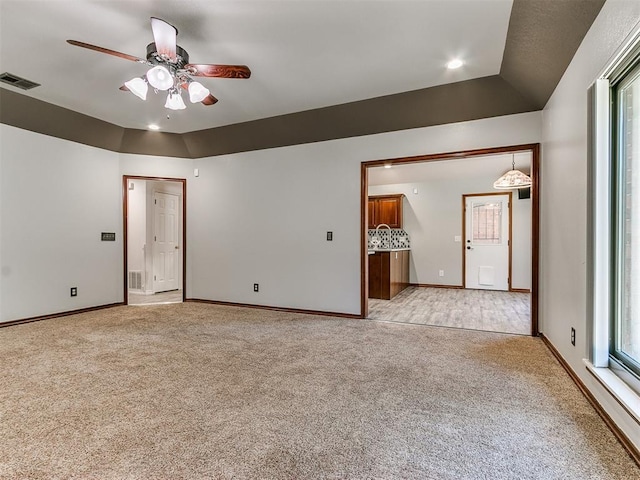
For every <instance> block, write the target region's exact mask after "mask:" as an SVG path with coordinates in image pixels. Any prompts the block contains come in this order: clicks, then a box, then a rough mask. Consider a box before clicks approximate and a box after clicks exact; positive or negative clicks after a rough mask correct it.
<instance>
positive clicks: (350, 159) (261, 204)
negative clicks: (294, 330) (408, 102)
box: [188, 113, 541, 314]
mask: <svg viewBox="0 0 640 480" xmlns="http://www.w3.org/2000/svg"><path fill="white" fill-rule="evenodd" d="M539 115H540V114H539V113H528V114H521V115H512V116H506V117H498V118H491V119H485V120H478V121H473V122H464V123H459V124H451V125H442V126H437V127H430V128H421V129H414V130H407V131H402V132H392V133H385V134H380V135H371V136H366V137H357V138H350V139H342V140H335V141H330V142H321V143H313V144H308V145H298V146H292V147H284V148H277V149H271V150H263V151H259V152H248V153H239V154H234V155H225V156H220V157H212V158H205V159H199V160H195V163H194V166H195V167H197V168H199V170H200V177H199V178H196V179H194V181H193V182H192V183H193V187H190V192H192V193H193V196H191V195H189V204H188V205H189V208H190V210H189V212H190V213H189V214H190V216H191V217H192V218H196V219H197V222H192V223H191V224H189V226H188V230H189V232H190V239H193V241H191V240H190V251H191V252H192V257H191V274H192V279H193V282H192V283H193V290H192V291H190V292H189V293H190V294H192V296H193V297H195V298H201V299H210V300H221V301H230V302H239V303H249V304H261V305H276V306H282V307H292V308H305V309H313V310H323V311H333V312H342V313H352V314H358V313H360V248H361V246H360V221H361V220H360V217H361V215H360V164H361V162H363V161H368V160H376V159H385V158H393V157H402V156H410V155H418V154H430V153H441V152H450V151H458V150H470V149H477V148H483V147H494V146H502V145H515V144H525V143H537V142H539V141H540V138H541V133H540V116H539ZM329 230H330V231H333V232H334V241H333V242H327V241H326V240H325V238H326V232H327V231H329ZM254 283H259V284H260V292H259V293H254V292H253V291H252V287H253V284H254Z"/></svg>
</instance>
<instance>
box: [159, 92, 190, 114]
mask: <svg viewBox="0 0 640 480" xmlns="http://www.w3.org/2000/svg"><path fill="white" fill-rule="evenodd" d="M164 106H165V107H166V108H168V109H170V110H184V109H185V108H187V106H186V105H185V104H184V101H183V100H182V96H181V95H180V94H179V93H177V92H176V93H169V95H167V101H166V103H165V104H164Z"/></svg>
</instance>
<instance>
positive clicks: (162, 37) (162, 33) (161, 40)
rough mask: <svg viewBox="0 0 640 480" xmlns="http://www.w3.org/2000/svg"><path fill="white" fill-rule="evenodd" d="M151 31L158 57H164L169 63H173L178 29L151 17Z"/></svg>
mask: <svg viewBox="0 0 640 480" xmlns="http://www.w3.org/2000/svg"><path fill="white" fill-rule="evenodd" d="M151 30H153V39H154V41H155V44H156V50H157V52H158V53H159V54H160V55H166V56H167V58H169V59H171V61H175V59H176V37H177V36H178V29H177V28H176V27H174V26H173V25H171V24H169V23H167V22H165V21H164V20H161V19H159V18H156V17H151Z"/></svg>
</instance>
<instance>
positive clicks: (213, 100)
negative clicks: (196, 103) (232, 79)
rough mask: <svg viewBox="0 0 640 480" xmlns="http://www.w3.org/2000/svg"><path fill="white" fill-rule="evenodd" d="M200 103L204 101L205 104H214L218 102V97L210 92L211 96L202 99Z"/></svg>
mask: <svg viewBox="0 0 640 480" xmlns="http://www.w3.org/2000/svg"><path fill="white" fill-rule="evenodd" d="M200 103H202V104H203V105H213V104H214V103H218V99H217V98H216V97H214V96H213V95H211V94H209V96H208V97H207V98H205V99H204V100H202V102H200Z"/></svg>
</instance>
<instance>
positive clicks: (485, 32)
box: [0, 0, 512, 133]
mask: <svg viewBox="0 0 640 480" xmlns="http://www.w3.org/2000/svg"><path fill="white" fill-rule="evenodd" d="M511 6H512V0H232V1H230V0H224V1H216V0H208V1H207V0H204V1H203V0H181V1H153V0H130V1H121V0H120V1H115V0H97V1H90V0H0V73H1V72H10V73H13V74H15V75H18V76H21V77H24V78H27V79H29V80H32V81H34V82H37V83H40V84H42V86H41V87H38V88H35V89H33V90H30V91H26V92H24V91H22V90H19V89H16V88H15V87H11V86H6V85H4V84H2V87H3V88H7V89H9V90H13V91H16V92H19V93H23V94H25V95H29V96H32V97H34V98H37V99H40V100H43V101H46V102H49V103H53V104H55V105H59V106H62V107H65V108H68V109H71V110H75V111H78V112H81V113H84V114H86V115H90V116H92V117H96V118H99V119H102V120H105V121H108V122H110V123H114V124H116V125H119V126H122V127H126V128H140V129H144V128H146V127H147V125H148V124H149V123H158V124H160V126H161V128H162V130H164V131H170V132H176V133H184V132H189V131H194V130H202V129H206V128H211V127H216V126H222V125H228V124H233V123H240V122H246V121H250V120H256V119H260V118H267V117H272V116H276V115H282V114H287V113H294V112H299V111H304V110H310V109H314V108H319V107H325V106H330V105H337V104H342V103H347V102H352V101H357V100H363V99H367V98H373V97H378V96H382V95H389V94H394V93H400V92H404V91H410V90H417V89H421V88H427V87H431V86H435V85H441V84H445V83H451V82H456V81H462V80H468V79H472V78H479V77H484V76H488V75H496V74H498V73H499V71H500V65H501V62H502V55H503V50H504V45H505V40H506V35H507V28H508V23H509V16H510V13H511ZM151 16H155V17H159V18H162V19H164V20H166V21H168V22H169V23H172V24H173V25H175V26H176V27H177V28H178V31H179V35H178V44H179V45H180V46H182V47H183V48H184V49H186V50H187V52H188V53H189V55H190V61H191V62H192V63H222V64H246V65H248V66H249V67H250V68H251V71H252V77H251V78H250V79H249V80H238V79H213V78H212V79H203V80H202V83H203V84H204V85H205V86H207V87H208V88H209V89H210V90H211V93H212V94H213V95H215V96H216V97H217V98H218V99H219V100H220V101H219V102H218V103H217V104H215V105H213V106H209V107H206V106H204V105H201V104H196V105H192V104H189V103H188V102H187V109H186V110H182V111H179V112H172V111H169V110H166V109H165V108H164V97H165V95H157V96H156V95H153V94H150V95H149V96H148V98H147V101H146V102H143V101H141V100H139V99H138V98H136V97H134V96H133V95H131V94H130V93H127V92H121V91H119V90H118V87H120V86H121V85H122V84H123V83H124V82H125V81H127V80H129V79H131V78H133V77H135V76H140V75H142V74H144V72H145V70H146V69H145V67H144V66H143V65H140V64H137V63H135V62H130V61H127V60H123V59H120V58H117V57H113V56H110V55H105V54H101V53H98V52H94V51H90V50H85V49H82V48H78V47H74V46H71V45H69V44H67V43H66V40H67V39H73V40H79V41H81V42H86V43H90V44H94V45H98V46H101V47H105V48H109V49H112V50H116V51H119V52H123V53H127V54H130V55H134V56H138V57H143V58H144V57H145V55H146V50H145V49H146V46H147V44H148V43H150V42H152V41H153V37H152V34H151V27H150V23H149V17H151ZM454 57H460V58H463V59H464V60H465V62H466V63H465V65H464V66H463V67H462V68H460V69H459V70H455V71H449V70H447V69H446V67H445V65H446V63H447V62H448V61H449V60H450V59H452V58H454ZM167 113H170V114H171V119H170V120H167V118H166V115H167Z"/></svg>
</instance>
